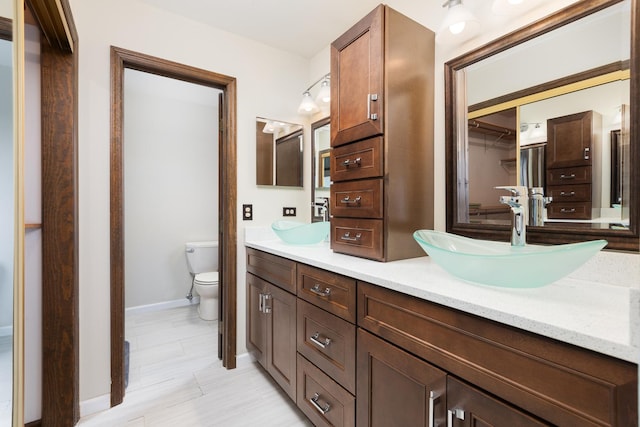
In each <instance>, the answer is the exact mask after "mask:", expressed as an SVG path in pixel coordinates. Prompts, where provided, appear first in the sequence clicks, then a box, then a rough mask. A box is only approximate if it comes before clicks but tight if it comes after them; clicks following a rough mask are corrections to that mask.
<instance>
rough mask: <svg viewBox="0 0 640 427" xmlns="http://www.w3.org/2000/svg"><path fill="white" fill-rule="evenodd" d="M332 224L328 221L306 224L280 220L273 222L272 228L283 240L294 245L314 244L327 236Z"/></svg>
mask: <svg viewBox="0 0 640 427" xmlns="http://www.w3.org/2000/svg"><path fill="white" fill-rule="evenodd" d="M330 224H331V223H330V222H328V221H322V222H312V223H310V224H305V223H302V222H296V221H286V220H279V221H276V222H274V223H273V224H271V228H272V229H273V231H275V233H276V235H277V236H278V237H279V238H280V239H281V240H282V241H283V242H286V243H290V244H292V245H313V244H315V243H320V242H322V241H323V240H325V239H326V238H327V236H328V235H329V225H330Z"/></svg>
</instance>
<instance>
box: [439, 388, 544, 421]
mask: <svg viewBox="0 0 640 427" xmlns="http://www.w3.org/2000/svg"><path fill="white" fill-rule="evenodd" d="M547 425H550V424H545V423H544V422H542V421H539V420H538V419H536V418H533V417H531V416H529V415H527V414H525V413H524V412H521V411H519V410H518V409H516V408H514V407H512V406H510V405H507V404H506V403H503V402H502V401H500V400H498V399H496V398H494V397H491V396H489V395H487V394H484V393H483V392H481V391H480V390H477V389H475V388H473V387H471V386H469V385H467V384H465V383H463V382H461V381H458V380H457V379H455V378H453V377H451V376H449V377H448V378H447V427H463V426H464V427H467V426H469V427H471V426H473V427H491V426H495V427H501V426H518V427H528V426H547Z"/></svg>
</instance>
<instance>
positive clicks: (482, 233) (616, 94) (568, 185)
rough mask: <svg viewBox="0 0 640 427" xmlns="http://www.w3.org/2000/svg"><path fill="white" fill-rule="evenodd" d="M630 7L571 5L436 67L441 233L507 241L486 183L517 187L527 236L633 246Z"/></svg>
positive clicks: (501, 212)
mask: <svg viewBox="0 0 640 427" xmlns="http://www.w3.org/2000/svg"><path fill="white" fill-rule="evenodd" d="M638 14H639V12H638V5H637V0H595V1H579V2H576V3H574V4H572V5H571V6H569V7H567V8H565V9H562V10H560V11H558V12H557V13H555V14H553V15H550V16H548V17H546V18H543V19H541V20H539V21H537V22H535V23H533V24H531V25H530V26H527V27H524V28H521V29H519V30H517V31H514V32H512V33H510V34H507V35H505V36H504V37H502V38H500V39H497V40H495V41H493V42H490V43H488V44H486V45H484V46H482V47H480V48H478V49H476V50H474V51H471V52H469V53H467V54H464V55H462V56H460V57H458V58H455V59H453V60H451V61H449V62H447V63H446V64H445V96H446V99H445V120H446V135H445V136H446V162H447V187H446V188H447V231H450V232H453V233H456V234H462V235H466V236H470V237H479V238H485V239H494V240H504V241H508V240H509V236H510V221H511V213H510V211H509V208H508V207H507V206H505V205H501V204H500V203H499V198H500V196H501V195H504V194H505V193H504V190H497V189H496V188H495V187H498V186H511V187H513V186H524V187H527V188H528V191H529V194H530V196H531V195H532V194H534V193H535V194H536V195H537V196H542V197H544V199H543V200H544V203H543V205H542V206H543V209H542V210H541V213H540V214H539V215H537V216H535V217H534V216H529V217H528V218H527V224H528V226H527V227H528V228H527V239H528V241H529V242H530V243H550V244H556V243H568V242H575V241H582V240H594V239H606V240H607V241H608V242H609V244H608V246H607V247H608V248H610V249H623V250H633V251H638V250H639V249H640V238H639V234H638V219H639V218H638V215H639V214H638V203H639V202H640V200H639V198H638V191H639V189H640V184H639V182H638V181H639V178H638V177H639V174H638V172H637V168H638V162H639V161H640V160H639V158H638V157H639V155H638V125H639V122H640V119H639V115H638V97H639V96H640V94H639V91H638V80H639V79H638V66H639V61H640V59H639V57H638V52H637V50H638V32H637V30H636V28H633V27H632V25H631V23H632V22H638ZM531 197H532V196H531ZM538 206H540V205H538Z"/></svg>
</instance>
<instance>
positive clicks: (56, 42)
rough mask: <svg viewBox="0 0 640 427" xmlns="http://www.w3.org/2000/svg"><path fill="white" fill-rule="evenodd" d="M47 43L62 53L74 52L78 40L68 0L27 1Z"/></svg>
mask: <svg viewBox="0 0 640 427" xmlns="http://www.w3.org/2000/svg"><path fill="white" fill-rule="evenodd" d="M25 2H26V3H27V5H28V6H29V9H31V12H32V13H33V16H34V18H35V20H36V22H37V23H38V26H39V27H40V29H41V30H42V34H43V36H44V38H45V39H46V40H47V43H48V44H49V45H50V46H52V47H53V48H55V49H56V50H59V51H62V52H73V50H74V45H75V43H76V41H77V40H78V36H77V33H76V31H75V26H74V25H73V21H72V20H71V19H70V16H71V8H70V7H69V3H68V1H67V0H25Z"/></svg>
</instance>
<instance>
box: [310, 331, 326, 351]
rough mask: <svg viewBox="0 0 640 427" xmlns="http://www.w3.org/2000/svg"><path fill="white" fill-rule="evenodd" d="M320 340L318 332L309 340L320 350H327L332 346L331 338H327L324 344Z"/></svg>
mask: <svg viewBox="0 0 640 427" xmlns="http://www.w3.org/2000/svg"><path fill="white" fill-rule="evenodd" d="M319 338H320V332H316V333H315V334H313V335H311V336H310V337H309V340H310V341H311V342H312V343H314V344H315V345H317V346H318V347H320V348H327V347H328V346H329V344H331V338H325V339H324V342H322V341H320V340H319Z"/></svg>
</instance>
